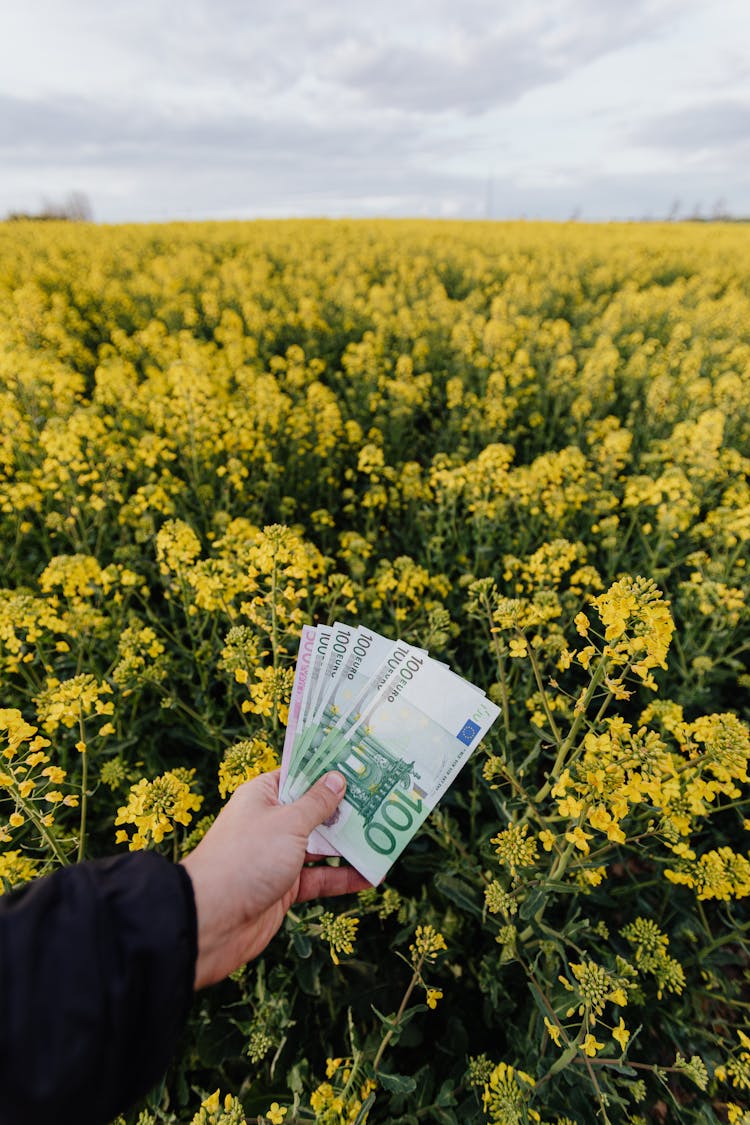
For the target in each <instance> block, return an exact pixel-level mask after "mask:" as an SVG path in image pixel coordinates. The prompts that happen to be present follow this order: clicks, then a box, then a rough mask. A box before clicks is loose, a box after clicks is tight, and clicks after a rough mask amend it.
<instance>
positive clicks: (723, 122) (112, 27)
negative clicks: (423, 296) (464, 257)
mask: <svg viewBox="0 0 750 1125" xmlns="http://www.w3.org/2000/svg"><path fill="white" fill-rule="evenodd" d="M72 191H80V192H84V193H85V194H86V195H87V196H88V198H89V200H90V202H91V206H92V209H93V213H94V217H95V218H96V219H97V220H99V221H102V222H122V221H130V220H135V221H142V220H162V219H169V218H193V219H198V218H252V217H255V216H286V215H331V216H339V215H352V216H360V215H415V216H437V217H440V216H446V217H449V216H459V217H465V218H485V217H487V216H491V217H493V218H519V217H526V218H550V219H568V218H571V217H572V216H577V217H580V218H582V219H610V218H615V219H617V218H620V219H628V218H643V217H651V218H659V217H666V216H667V215H669V214H670V213H672V214H675V213H676V214H677V215H688V214H691V213H694V212H695V211H696V210H698V209H699V210H700V212H701V213H702V214H704V215H710V214H712V213H713V212H714V211H715V210H716V209H725V210H727V211H729V212H731V213H732V214H735V215H739V214H742V215H750V0H521V2H520V3H519V2H517V0H516V2H514V3H510V2H507V0H506V2H504V0H368V2H367V3H364V2H361V0H346V2H344V0H272V2H268V3H260V2H258V0H23V3H21V2H19V0H0V215H4V214H6V213H7V212H8V211H10V210H38V209H39V208H40V207H41V205H42V203H43V200H45V199H48V200H51V201H55V202H61V201H63V200H64V199H65V197H66V196H67V195H68V194H69V193H70V192H72Z"/></svg>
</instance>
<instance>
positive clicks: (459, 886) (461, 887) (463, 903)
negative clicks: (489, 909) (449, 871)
mask: <svg viewBox="0 0 750 1125" xmlns="http://www.w3.org/2000/svg"><path fill="white" fill-rule="evenodd" d="M435 886H436V887H437V889H438V890H439V891H440V892H441V893H442V894H444V895H445V897H446V898H447V899H449V900H450V901H451V902H452V903H453V904H454V905H456V906H460V907H462V908H463V909H464V910H466V911H467V912H468V913H469V914H473V915H474V916H475V917H477V918H481V917H482V913H483V909H482V904H481V901H480V899H479V894H478V892H477V891H476V890H475V889H474V887H472V886H471V884H470V883H466V882H465V881H464V880H463V879H457V878H456V877H455V876H454V875H443V874H439V875H436V876H435Z"/></svg>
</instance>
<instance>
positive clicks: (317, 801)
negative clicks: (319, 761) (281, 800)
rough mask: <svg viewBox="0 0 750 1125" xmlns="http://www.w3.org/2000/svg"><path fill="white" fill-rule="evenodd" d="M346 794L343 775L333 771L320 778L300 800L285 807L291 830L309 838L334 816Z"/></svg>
mask: <svg viewBox="0 0 750 1125" xmlns="http://www.w3.org/2000/svg"><path fill="white" fill-rule="evenodd" d="M345 792H346V780H345V778H344V776H343V774H340V773H337V772H336V771H333V772H332V773H327V774H325V775H324V776H323V777H321V778H319V779H318V781H316V782H315V784H314V785H313V786H311V787H310V788H309V789H308V790H307V792H306V793H304V794H303V795H302V796H301V797H300V798H299V799H298V800H296V801H294V802H293V803H292V804H291V805H286V806H284V809H283V812H284V816H285V818H286V822H287V826H288V828H289V830H290V831H292V832H297V833H299V834H300V835H303V836H305V837H307V836H309V835H310V833H311V832H312V830H313V828H317V827H318V825H319V824H322V823H323V821H324V820H328V818H329V816H333V814H334V812H335V811H336V809H337V808H338V806H339V804H340V803H341V799H342V797H343V796H344V793H345Z"/></svg>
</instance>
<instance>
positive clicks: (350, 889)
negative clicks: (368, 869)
mask: <svg viewBox="0 0 750 1125" xmlns="http://www.w3.org/2000/svg"><path fill="white" fill-rule="evenodd" d="M371 886H372V883H370V882H368V880H367V879H365V877H364V875H360V873H359V871H355V869H354V868H353V867H303V868H302V874H301V875H300V880H299V891H298V892H297V902H307V900H308V899H311V898H326V897H328V898H330V897H333V896H334V895H351V894H355V893H356V892H357V891H364V890H366V889H367V887H371Z"/></svg>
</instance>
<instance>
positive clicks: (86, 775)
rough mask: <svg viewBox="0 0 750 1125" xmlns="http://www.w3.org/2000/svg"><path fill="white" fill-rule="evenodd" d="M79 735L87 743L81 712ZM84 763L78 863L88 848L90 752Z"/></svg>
mask: <svg viewBox="0 0 750 1125" xmlns="http://www.w3.org/2000/svg"><path fill="white" fill-rule="evenodd" d="M78 734H79V738H80V740H81V742H83V743H85V741H86V740H85V737H84V730H83V719H82V718H81V714H80V710H79V714H78ZM82 756H83V761H82V762H81V822H80V824H79V827H78V856H77V860H76V862H77V863H80V862H81V860H82V859H83V854H84V851H85V847H86V813H87V808H88V792H87V787H88V780H89V752H88V750H87V749H86V750H84V751H83V755H82Z"/></svg>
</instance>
